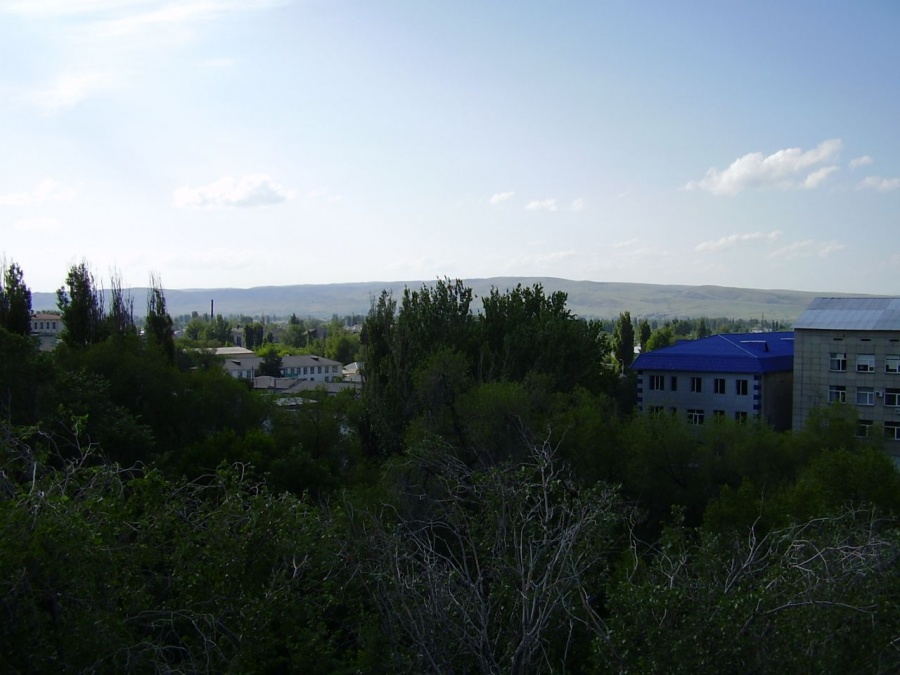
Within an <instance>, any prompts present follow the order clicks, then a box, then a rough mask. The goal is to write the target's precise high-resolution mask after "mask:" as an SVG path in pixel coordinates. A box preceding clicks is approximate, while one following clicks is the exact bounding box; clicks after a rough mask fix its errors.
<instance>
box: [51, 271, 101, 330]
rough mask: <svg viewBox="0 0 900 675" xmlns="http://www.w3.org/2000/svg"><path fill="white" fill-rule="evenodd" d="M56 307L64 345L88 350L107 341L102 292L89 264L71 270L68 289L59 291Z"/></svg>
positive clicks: (67, 284) (64, 287) (64, 288)
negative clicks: (98, 343)
mask: <svg viewBox="0 0 900 675" xmlns="http://www.w3.org/2000/svg"><path fill="white" fill-rule="evenodd" d="M56 303H57V306H58V307H59V311H60V313H61V314H62V322H63V326H64V328H63V332H62V336H61V339H62V341H63V343H64V344H66V345H68V346H70V347H86V346H88V345H92V344H95V343H97V342H101V341H102V340H103V339H105V338H106V337H107V325H106V312H105V310H104V308H103V291H102V290H101V289H99V288H98V287H97V283H96V282H95V281H94V275H93V274H92V273H91V270H90V268H89V267H88V264H87V262H86V261H81V262H80V263H77V264H75V265H72V266H71V267H70V268H69V273H68V275H67V276H66V285H65V286H63V287H62V288H60V289H59V290H58V291H56Z"/></svg>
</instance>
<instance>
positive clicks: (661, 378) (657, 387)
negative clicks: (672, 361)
mask: <svg viewBox="0 0 900 675" xmlns="http://www.w3.org/2000/svg"><path fill="white" fill-rule="evenodd" d="M665 388H666V377H665V375H651V376H650V391H662V390H663V389H665Z"/></svg>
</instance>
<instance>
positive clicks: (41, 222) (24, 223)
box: [13, 218, 59, 232]
mask: <svg viewBox="0 0 900 675" xmlns="http://www.w3.org/2000/svg"><path fill="white" fill-rule="evenodd" d="M13 227H15V228H16V229H17V230H20V231H22V232H40V231H48V230H56V229H59V219H57V218H26V219H25V220H20V221H19V222H17V223H16V224H15V225H14V226H13Z"/></svg>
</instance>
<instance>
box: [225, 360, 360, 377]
mask: <svg viewBox="0 0 900 675" xmlns="http://www.w3.org/2000/svg"><path fill="white" fill-rule="evenodd" d="M262 361H263V359H262V357H261V356H239V357H226V359H225V362H224V368H225V371H226V372H227V373H228V374H229V375H231V376H232V377H235V378H238V379H243V380H253V379H256V377H257V375H258V371H259V366H260V364H261V363H262ZM281 376H282V377H286V378H291V379H297V380H304V381H307V382H323V383H324V382H340V381H341V379H342V377H343V375H342V366H341V364H340V363H338V362H337V361H332V360H331V359H326V358H324V357H322V356H312V355H310V354H302V355H300V356H285V357H282V359H281Z"/></svg>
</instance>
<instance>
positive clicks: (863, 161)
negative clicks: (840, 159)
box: [847, 155, 875, 169]
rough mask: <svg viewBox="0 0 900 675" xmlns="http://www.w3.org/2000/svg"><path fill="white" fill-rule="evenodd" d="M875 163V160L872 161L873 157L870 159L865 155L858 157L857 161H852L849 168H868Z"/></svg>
mask: <svg viewBox="0 0 900 675" xmlns="http://www.w3.org/2000/svg"><path fill="white" fill-rule="evenodd" d="M874 161H875V160H874V159H872V158H871V157H869V156H868V155H863V156H862V157H857V158H856V159H851V160H850V162H849V164H848V165H847V166H849V167H850V168H851V169H858V168H859V167H861V166H868V165H869V164H871V163H872V162H874Z"/></svg>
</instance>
